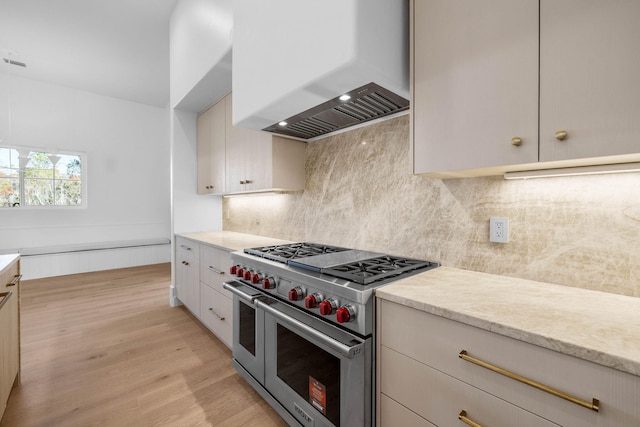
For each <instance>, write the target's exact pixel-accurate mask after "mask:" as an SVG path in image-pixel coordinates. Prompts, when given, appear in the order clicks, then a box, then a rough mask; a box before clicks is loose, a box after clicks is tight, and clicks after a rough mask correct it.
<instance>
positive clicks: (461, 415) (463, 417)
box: [458, 410, 482, 427]
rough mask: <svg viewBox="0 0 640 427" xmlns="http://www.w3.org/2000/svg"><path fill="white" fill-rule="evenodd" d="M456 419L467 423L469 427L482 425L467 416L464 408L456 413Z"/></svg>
mask: <svg viewBox="0 0 640 427" xmlns="http://www.w3.org/2000/svg"><path fill="white" fill-rule="evenodd" d="M458 419H459V420H460V421H462V422H463V423H465V424H466V425H469V426H471V427H482V426H481V425H480V424H478V423H476V422H475V421H473V420H471V419H469V418H467V411H465V410H462V411H460V413H459V414H458Z"/></svg>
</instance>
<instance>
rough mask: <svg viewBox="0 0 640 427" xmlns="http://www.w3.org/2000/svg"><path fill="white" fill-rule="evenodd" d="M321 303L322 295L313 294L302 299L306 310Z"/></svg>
mask: <svg viewBox="0 0 640 427" xmlns="http://www.w3.org/2000/svg"><path fill="white" fill-rule="evenodd" d="M320 301H322V295H320V294H319V293H313V294H311V295H309V296H308V297H306V298H305V299H304V306H305V307H307V308H316V307H317V306H318V304H320Z"/></svg>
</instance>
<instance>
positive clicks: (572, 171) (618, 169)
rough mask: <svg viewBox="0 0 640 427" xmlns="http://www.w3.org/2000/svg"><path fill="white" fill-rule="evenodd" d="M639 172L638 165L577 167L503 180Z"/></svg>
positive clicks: (526, 173) (508, 174) (524, 173)
mask: <svg viewBox="0 0 640 427" xmlns="http://www.w3.org/2000/svg"><path fill="white" fill-rule="evenodd" d="M625 172H640V163H618V164H613V165H597V166H577V167H572V168H556V169H544V170H532V171H520V172H506V173H505V174H504V179H529V178H549V177H554V176H577V175H599V174H605V173H625Z"/></svg>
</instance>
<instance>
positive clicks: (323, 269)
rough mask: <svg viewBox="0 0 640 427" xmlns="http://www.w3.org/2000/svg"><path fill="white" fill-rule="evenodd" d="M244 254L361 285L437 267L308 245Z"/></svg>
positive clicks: (369, 253)
mask: <svg viewBox="0 0 640 427" xmlns="http://www.w3.org/2000/svg"><path fill="white" fill-rule="evenodd" d="M244 252H245V253H247V254H250V255H255V256H259V257H262V258H265V259H269V260H272V261H277V262H280V263H283V264H286V265H288V266H291V267H298V268H302V269H305V270H310V271H315V272H318V273H322V274H325V275H328V276H332V277H339V278H342V279H345V280H348V281H350V282H353V283H357V284H360V285H369V284H373V283H378V282H380V281H382V280H385V281H386V280H387V279H391V278H394V277H396V278H400V277H398V276H402V275H404V274H411V273H415V272H417V271H426V270H428V269H431V268H435V267H437V266H438V264H437V263H434V262H431V261H423V260H417V259H411V258H404V257H398V256H391V255H385V254H381V253H378V252H370V251H362V250H356V249H347V248H341V247H336V246H328V245H322V244H317V243H309V242H303V243H292V244H287V245H278V246H264V247H259V248H250V249H245V250H244Z"/></svg>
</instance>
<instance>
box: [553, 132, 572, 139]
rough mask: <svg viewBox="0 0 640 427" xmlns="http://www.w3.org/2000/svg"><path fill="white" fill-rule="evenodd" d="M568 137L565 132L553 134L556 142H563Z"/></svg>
mask: <svg viewBox="0 0 640 427" xmlns="http://www.w3.org/2000/svg"><path fill="white" fill-rule="evenodd" d="M568 135H569V134H568V133H567V131H566V130H559V131H557V132H556V133H555V135H554V136H555V138H556V139H557V140H558V141H564V140H565V139H566V138H567V136H568Z"/></svg>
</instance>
